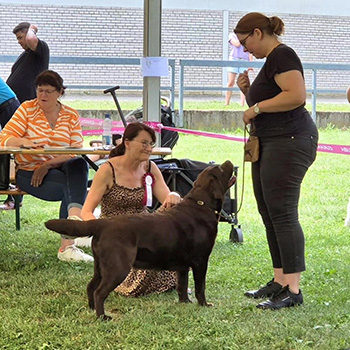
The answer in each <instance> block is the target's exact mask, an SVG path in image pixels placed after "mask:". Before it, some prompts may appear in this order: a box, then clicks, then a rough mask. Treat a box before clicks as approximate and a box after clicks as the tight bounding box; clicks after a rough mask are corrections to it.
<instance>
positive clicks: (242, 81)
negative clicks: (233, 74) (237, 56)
mask: <svg viewBox="0 0 350 350" xmlns="http://www.w3.org/2000/svg"><path fill="white" fill-rule="evenodd" d="M249 70H250V69H247V70H245V71H244V72H243V73H240V74H239V75H238V79H237V86H238V87H239V89H240V90H241V91H242V93H243V94H244V95H247V93H248V90H249V88H250V79H249V76H248V72H249Z"/></svg>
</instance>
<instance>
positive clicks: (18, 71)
mask: <svg viewBox="0 0 350 350" xmlns="http://www.w3.org/2000/svg"><path fill="white" fill-rule="evenodd" d="M37 32H38V28H37V27H36V26H35V25H33V24H30V23H28V22H22V23H20V24H18V25H17V26H16V27H15V28H14V29H13V34H15V35H16V38H17V41H18V44H20V45H21V46H22V48H23V49H24V52H22V53H21V55H20V56H19V57H18V58H17V60H16V62H15V63H14V64H13V66H12V69H11V74H10V76H9V77H8V79H7V81H6V83H7V84H8V85H9V87H10V88H11V89H12V90H13V91H14V93H15V94H16V96H17V98H18V100H19V102H20V103H22V102H24V101H26V100H32V99H34V98H36V91H35V78H36V77H37V75H38V74H40V73H41V72H43V71H44V70H46V69H48V68H49V47H48V45H47V44H46V42H45V41H42V40H40V39H39V38H38V37H37V35H36V34H37Z"/></svg>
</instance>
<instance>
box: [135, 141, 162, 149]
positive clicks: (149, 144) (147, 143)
mask: <svg viewBox="0 0 350 350" xmlns="http://www.w3.org/2000/svg"><path fill="white" fill-rule="evenodd" d="M130 141H136V142H138V143H141V145H142V147H143V148H144V149H146V148H148V147H149V146H151V148H154V147H155V146H156V143H155V142H153V141H151V142H148V141H139V140H130Z"/></svg>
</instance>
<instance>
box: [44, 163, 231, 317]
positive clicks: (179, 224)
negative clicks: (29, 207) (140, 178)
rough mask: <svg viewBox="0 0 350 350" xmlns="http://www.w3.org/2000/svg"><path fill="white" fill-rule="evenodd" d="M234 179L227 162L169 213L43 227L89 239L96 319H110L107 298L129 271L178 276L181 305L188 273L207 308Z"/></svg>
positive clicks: (213, 168) (204, 177)
mask: <svg viewBox="0 0 350 350" xmlns="http://www.w3.org/2000/svg"><path fill="white" fill-rule="evenodd" d="M235 180H236V178H235V177H234V176H233V165H232V163H231V162H230V161H226V162H225V163H224V164H222V165H213V166H208V168H206V169H205V170H203V171H202V172H201V173H200V174H199V176H198V178H197V180H196V181H195V183H194V185H193V188H192V189H191V191H190V192H189V193H188V194H187V195H186V196H185V197H184V199H183V201H182V202H181V203H179V204H177V205H175V206H174V207H172V208H170V209H168V210H165V211H162V212H155V213H153V214H133V215H119V216H117V217H115V218H110V219H99V220H89V221H76V220H66V219H60V220H49V221H47V222H46V223H45V225H46V227H47V228H48V229H50V230H53V231H56V232H59V233H61V234H64V235H67V236H77V237H84V236H93V239H92V251H93V255H94V259H95V262H94V263H95V268H94V275H93V277H92V280H91V281H90V283H89V284H88V286H87V294H88V299H89V306H90V308H91V309H96V314H97V316H98V317H102V318H103V319H105V320H108V319H110V317H109V316H106V315H105V313H104V302H105V299H106V298H107V296H108V295H109V293H110V292H111V291H112V290H114V289H115V288H116V287H117V286H118V285H119V284H120V283H121V282H123V280H124V279H125V277H126V276H127V275H128V273H129V271H130V269H131V267H132V266H134V267H136V268H140V269H157V270H172V271H177V276H178V281H177V292H178V296H179V301H180V302H190V300H189V298H188V294H187V287H188V271H189V268H192V271H193V277H194V282H195V295H196V298H197V300H198V303H199V305H204V306H208V305H209V304H208V303H207V301H206V298H205V278H206V272H207V266H208V259H209V255H210V253H211V251H212V248H213V246H214V243H215V238H216V235H217V228H218V219H219V215H220V211H221V208H222V205H223V201H224V195H225V192H226V191H227V190H228V189H229V188H230V187H231V186H232V185H233V184H234V183H235Z"/></svg>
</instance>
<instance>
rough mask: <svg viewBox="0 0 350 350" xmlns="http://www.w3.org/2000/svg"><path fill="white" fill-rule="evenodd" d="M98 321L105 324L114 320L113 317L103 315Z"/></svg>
mask: <svg viewBox="0 0 350 350" xmlns="http://www.w3.org/2000/svg"><path fill="white" fill-rule="evenodd" d="M98 320H100V321H103V322H105V321H111V320H112V317H111V316H107V315H104V314H103V315H100V316H98Z"/></svg>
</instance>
